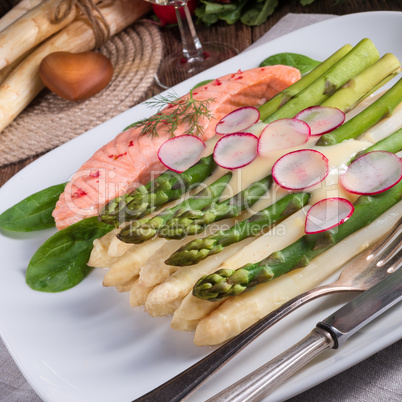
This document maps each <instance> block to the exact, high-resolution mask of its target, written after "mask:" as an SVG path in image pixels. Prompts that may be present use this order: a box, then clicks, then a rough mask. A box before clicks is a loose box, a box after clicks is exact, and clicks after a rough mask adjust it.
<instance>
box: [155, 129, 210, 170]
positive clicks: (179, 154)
mask: <svg viewBox="0 0 402 402" xmlns="http://www.w3.org/2000/svg"><path fill="white" fill-rule="evenodd" d="M204 149H205V143H204V141H202V140H201V139H199V138H198V137H195V136H194V135H180V136H179V137H172V138H170V139H168V140H167V141H166V142H165V143H163V144H162V145H161V146H160V148H159V151H158V158H159V160H160V161H161V162H162V163H163V164H164V165H165V166H166V167H167V168H168V169H170V170H173V171H175V172H177V173H182V172H184V171H185V170H187V169H188V168H189V167H191V166H193V165H194V163H196V162H197V161H198V160H199V159H200V156H201V154H202V152H203V151H204Z"/></svg>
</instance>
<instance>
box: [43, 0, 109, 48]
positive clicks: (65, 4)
mask: <svg viewBox="0 0 402 402" xmlns="http://www.w3.org/2000/svg"><path fill="white" fill-rule="evenodd" d="M111 1H113V0H111ZM109 3H110V2H109ZM103 4H105V2H103ZM75 7H78V8H79V10H80V11H81V13H82V14H83V15H84V16H85V17H86V18H87V19H88V21H89V23H90V24H91V27H92V29H93V31H94V35H95V47H100V46H101V45H103V44H105V43H106V42H107V41H108V40H109V38H110V27H109V24H108V23H107V21H106V20H105V18H104V17H103V15H102V13H101V12H100V10H99V8H98V7H97V6H96V4H95V3H94V2H93V0H60V1H59V3H58V4H57V6H56V7H55V10H54V13H53V15H52V18H51V20H50V22H52V23H53V24H57V23H59V22H61V21H63V20H64V19H66V18H67V17H68V16H69V15H70V13H71V12H72V11H73V9H74V8H75Z"/></svg>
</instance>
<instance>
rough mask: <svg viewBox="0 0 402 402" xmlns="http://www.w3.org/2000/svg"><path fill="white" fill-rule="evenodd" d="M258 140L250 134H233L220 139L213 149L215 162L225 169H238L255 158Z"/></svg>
mask: <svg viewBox="0 0 402 402" xmlns="http://www.w3.org/2000/svg"><path fill="white" fill-rule="evenodd" d="M257 144H258V138H257V137H256V136H255V135H253V134H251V133H234V134H228V135H225V136H224V137H222V138H221V139H220V140H219V141H218V142H217V143H216V144H215V148H214V159H215V162H216V163H217V164H218V165H219V166H221V167H223V168H225V169H238V168H241V167H243V166H246V165H248V164H249V163H251V162H252V161H253V160H254V159H255V157H256V156H257Z"/></svg>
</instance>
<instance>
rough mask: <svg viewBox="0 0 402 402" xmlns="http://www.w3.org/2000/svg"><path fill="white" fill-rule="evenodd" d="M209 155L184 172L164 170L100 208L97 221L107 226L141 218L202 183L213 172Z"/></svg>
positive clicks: (212, 164)
mask: <svg viewBox="0 0 402 402" xmlns="http://www.w3.org/2000/svg"><path fill="white" fill-rule="evenodd" d="M215 167H216V163H215V161H214V159H213V156H212V155H209V156H207V157H205V158H201V159H200V161H199V162H197V163H196V164H195V165H193V166H191V167H190V168H189V169H187V170H186V171H185V172H183V173H180V174H179V173H175V172H173V171H167V172H165V173H162V174H161V175H160V176H159V177H158V178H156V179H155V180H153V181H151V182H149V183H148V184H147V185H145V186H140V187H138V188H137V189H135V190H134V191H132V192H131V193H129V194H125V195H123V196H121V197H118V198H115V199H114V200H112V201H110V202H109V203H108V204H106V206H105V207H104V208H103V209H102V211H101V213H100V215H99V220H100V221H102V222H105V223H109V224H116V225H117V224H119V223H122V222H125V221H129V220H133V219H138V218H141V217H143V216H145V215H147V214H149V213H151V212H153V211H156V210H158V209H159V208H161V207H162V206H163V205H164V204H166V203H167V202H169V201H173V200H177V199H179V198H180V197H181V196H182V195H183V194H184V193H185V192H186V191H187V190H188V189H189V188H190V187H192V186H196V185H198V184H200V183H202V182H203V181H204V180H205V179H206V178H207V177H208V176H209V175H210V174H211V173H212V171H213V170H214V169H215Z"/></svg>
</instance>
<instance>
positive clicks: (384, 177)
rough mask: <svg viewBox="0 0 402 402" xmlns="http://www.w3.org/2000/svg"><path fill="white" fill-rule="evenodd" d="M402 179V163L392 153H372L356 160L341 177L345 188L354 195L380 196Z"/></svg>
mask: <svg viewBox="0 0 402 402" xmlns="http://www.w3.org/2000/svg"><path fill="white" fill-rule="evenodd" d="M401 179H402V161H401V160H400V159H399V158H398V156H396V155H395V154H393V153H391V152H386V151H372V152H369V153H367V154H365V155H362V156H360V157H359V158H357V159H355V160H354V161H353V162H352V163H351V164H350V165H349V167H348V169H347V171H346V172H345V173H344V174H343V175H342V176H341V178H340V180H341V184H342V185H343V187H344V188H345V189H346V190H348V191H349V192H351V193H354V194H367V195H372V194H378V193H382V192H383V191H385V190H388V189H389V188H391V187H393V186H395V184H397V183H398V182H399V181H400V180H401Z"/></svg>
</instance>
